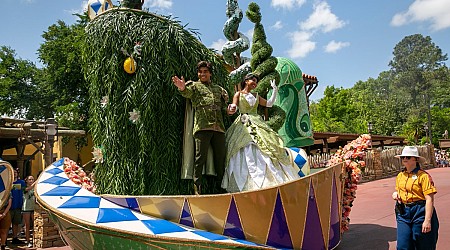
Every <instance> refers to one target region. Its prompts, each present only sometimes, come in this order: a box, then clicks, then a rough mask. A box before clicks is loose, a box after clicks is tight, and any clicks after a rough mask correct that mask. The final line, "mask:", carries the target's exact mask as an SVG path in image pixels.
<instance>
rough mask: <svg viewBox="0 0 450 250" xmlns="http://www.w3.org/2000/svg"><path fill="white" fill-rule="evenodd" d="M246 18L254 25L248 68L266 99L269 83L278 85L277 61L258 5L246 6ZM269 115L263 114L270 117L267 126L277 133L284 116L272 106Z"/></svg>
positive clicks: (260, 93) (257, 88)
mask: <svg viewBox="0 0 450 250" xmlns="http://www.w3.org/2000/svg"><path fill="white" fill-rule="evenodd" d="M245 15H246V16H247V18H248V19H249V20H250V21H251V22H252V23H254V24H255V28H254V30H253V41H252V48H251V51H250V52H251V54H252V59H251V60H250V66H251V68H252V70H253V73H255V74H257V75H258V76H259V82H258V86H257V87H256V88H255V92H257V93H258V94H259V95H260V96H262V97H264V98H267V93H268V92H269V89H271V86H270V81H271V80H275V82H276V84H277V85H278V84H279V82H280V74H279V73H278V71H277V70H276V67H277V64H278V60H277V58H276V57H274V56H272V52H273V48H272V46H271V45H270V44H269V43H268V42H267V39H266V32H265V31H264V26H263V25H262V24H261V19H262V16H261V12H260V8H259V5H258V4H256V3H255V2H251V3H250V4H249V5H248V9H247V11H246V12H245ZM269 110H270V113H269V114H267V115H266V114H265V115H266V117H267V116H268V117H270V118H269V120H268V122H267V124H268V125H269V126H270V127H271V128H272V129H273V130H275V131H278V130H279V129H280V128H281V126H282V125H283V123H284V120H285V117H286V114H285V112H284V111H283V109H281V108H280V107H278V106H273V107H272V108H271V109H269Z"/></svg>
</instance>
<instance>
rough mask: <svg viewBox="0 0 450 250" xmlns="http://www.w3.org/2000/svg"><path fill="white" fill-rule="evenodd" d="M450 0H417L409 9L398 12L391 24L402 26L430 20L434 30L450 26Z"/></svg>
mask: <svg viewBox="0 0 450 250" xmlns="http://www.w3.org/2000/svg"><path fill="white" fill-rule="evenodd" d="M449 13H450V1H448V0H415V1H414V3H412V4H411V5H410V6H409V8H408V10H407V11H405V12H402V13H397V14H395V15H394V17H393V18H392V20H391V25H393V26H402V25H406V24H408V23H412V22H430V23H431V24H430V28H431V29H432V30H434V31H437V30H441V29H446V28H449V27H450V17H449Z"/></svg>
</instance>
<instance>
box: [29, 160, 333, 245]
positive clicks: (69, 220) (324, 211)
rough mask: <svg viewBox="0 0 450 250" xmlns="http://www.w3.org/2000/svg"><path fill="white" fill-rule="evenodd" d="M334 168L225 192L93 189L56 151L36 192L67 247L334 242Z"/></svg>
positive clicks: (328, 243) (41, 177)
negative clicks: (129, 192)
mask: <svg viewBox="0 0 450 250" xmlns="http://www.w3.org/2000/svg"><path fill="white" fill-rule="evenodd" d="M341 173H342V164H338V165H335V166H331V167H327V168H324V169H320V170H319V171H317V172H314V173H312V174H310V175H308V176H305V177H303V178H301V179H298V180H296V181H292V182H288V183H285V184H282V185H279V186H276V187H272V188H266V189H261V190H257V191H248V192H240V193H230V194H218V195H201V196H198V195H197V196H196V195H186V196H181V195H180V196H113V195H103V196H98V195H95V194H94V193H92V192H90V191H88V190H86V189H84V188H81V187H80V186H79V185H77V184H75V183H74V182H72V181H71V180H70V179H69V178H68V176H67V175H66V173H65V172H64V158H63V159H61V160H59V161H56V162H55V163H53V164H52V165H50V166H49V167H47V168H46V169H45V171H44V172H43V173H42V174H41V176H40V177H39V179H38V183H37V185H36V198H37V201H38V202H39V204H40V205H41V206H42V207H43V208H44V209H45V210H47V212H48V213H49V215H50V218H51V219H52V220H53V221H54V222H55V224H56V225H57V226H58V227H59V230H60V234H61V236H62V237H63V239H64V240H65V242H66V243H67V244H68V245H70V246H71V247H72V248H73V249H109V248H110V247H112V246H113V245H114V246H123V247H125V248H126V249H142V248H144V249H158V248H161V249H174V248H176V249H178V248H188V249H212V248H214V249H217V248H241V249H242V248H266V247H269V248H282V249H333V248H334V247H336V246H337V245H338V244H339V242H340V238H341V232H340V223H341V220H340V218H341V217H340V215H341V198H342V184H341V183H342V182H341ZM125 248H122V249H125Z"/></svg>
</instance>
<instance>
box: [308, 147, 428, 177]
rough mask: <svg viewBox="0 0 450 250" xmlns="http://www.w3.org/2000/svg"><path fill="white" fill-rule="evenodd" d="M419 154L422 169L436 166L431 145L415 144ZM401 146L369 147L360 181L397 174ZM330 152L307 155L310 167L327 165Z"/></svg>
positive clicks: (399, 167) (399, 165)
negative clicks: (423, 159)
mask: <svg viewBox="0 0 450 250" xmlns="http://www.w3.org/2000/svg"><path fill="white" fill-rule="evenodd" d="M417 148H418V150H419V155H420V156H423V157H425V159H426V163H425V164H424V165H423V166H422V167H423V168H424V169H427V168H430V167H433V166H436V159H435V156H434V147H433V145H425V146H417ZM402 150H403V147H396V148H389V149H384V150H381V149H378V148H374V149H370V150H368V151H367V152H366V158H365V162H366V166H365V167H364V168H362V169H361V172H362V181H363V182H364V181H371V180H376V179H381V178H386V177H391V176H395V175H397V174H398V173H399V172H400V171H401V169H402V168H403V166H402V165H401V162H400V160H399V159H397V158H395V156H396V155H399V154H401V153H402ZM330 158H331V154H329V153H323V154H316V155H310V156H308V162H309V166H310V168H321V167H325V166H326V165H327V162H328V160H329V159H330Z"/></svg>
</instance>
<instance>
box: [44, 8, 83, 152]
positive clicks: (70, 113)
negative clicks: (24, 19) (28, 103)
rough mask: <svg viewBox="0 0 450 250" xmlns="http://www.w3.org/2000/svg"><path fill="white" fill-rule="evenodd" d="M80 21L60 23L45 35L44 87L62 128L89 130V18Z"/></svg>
mask: <svg viewBox="0 0 450 250" xmlns="http://www.w3.org/2000/svg"><path fill="white" fill-rule="evenodd" d="M79 18H80V19H79V20H78V21H77V23H75V24H73V25H67V24H66V23H64V22H63V21H57V23H56V24H53V25H51V26H50V27H49V28H48V30H47V31H45V32H44V34H43V35H42V37H43V38H44V43H43V44H41V46H40V48H39V49H38V54H39V59H40V60H41V62H42V63H43V65H44V68H43V73H42V77H41V79H40V82H41V84H40V88H41V89H42V90H44V91H45V93H47V100H48V101H49V102H50V103H51V110H52V112H53V113H56V114H57V117H58V123H59V124H60V125H62V126H67V127H70V128H72V129H83V130H87V121H88V106H89V101H88V100H89V99H88V91H87V84H86V81H85V79H84V75H83V71H82V67H81V52H82V48H83V44H84V34H85V32H84V27H85V26H86V17H85V16H79ZM82 142H84V141H82ZM79 143H80V142H79Z"/></svg>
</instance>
